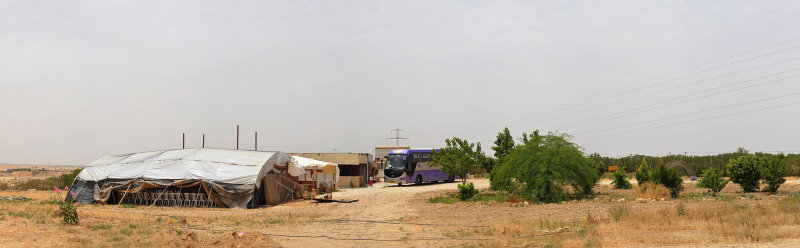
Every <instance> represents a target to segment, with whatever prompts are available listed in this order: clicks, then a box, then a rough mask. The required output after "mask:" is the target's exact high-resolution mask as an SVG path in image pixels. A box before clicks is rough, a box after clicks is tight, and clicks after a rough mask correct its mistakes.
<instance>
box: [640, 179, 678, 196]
mask: <svg viewBox="0 0 800 248" xmlns="http://www.w3.org/2000/svg"><path fill="white" fill-rule="evenodd" d="M634 191H635V192H636V197H637V198H643V199H661V198H667V197H669V196H670V191H669V189H668V188H667V187H664V186H662V185H660V184H655V183H652V182H645V183H643V184H639V185H637V186H636V188H635V189H634Z"/></svg>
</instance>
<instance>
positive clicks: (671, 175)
mask: <svg viewBox="0 0 800 248" xmlns="http://www.w3.org/2000/svg"><path fill="white" fill-rule="evenodd" d="M648 181H649V182H653V183H656V184H661V185H664V187H667V188H668V189H669V194H670V196H672V198H677V197H678V195H679V194H680V192H681V191H682V190H683V178H681V174H680V173H678V171H676V170H674V169H672V168H667V167H666V166H664V165H663V164H662V165H659V166H658V167H656V169H655V170H653V171H651V172H650V178H649V179H648Z"/></svg>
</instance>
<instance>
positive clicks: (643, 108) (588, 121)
mask: <svg viewBox="0 0 800 248" xmlns="http://www.w3.org/2000/svg"><path fill="white" fill-rule="evenodd" d="M798 70H800V67H797V68H794V69H791V70H787V71H782V72H779V73H774V74H770V75H766V76H762V77H756V78H752V79H748V80H745V81H739V82H736V83H733V84H727V85H723V86H717V87H715V88H712V89H707V90H702V91H698V92H695V93H692V94H689V95H684V96H681V97H677V98H673V99H669V100H664V101H660V102H657V103H652V104H648V105H644V106H640V107H636V108H633V109H629V110H625V111H621V112H616V113H612V114H606V115H602V116H598V117H593V118H589V119H585V120H581V121H576V122H572V123H569V124H566V125H561V126H558V127H557V129H558V128H562V127H577V126H583V125H588V124H594V123H600V122H605V121H609V120H612V119H613V118H620V117H626V116H631V115H636V114H640V113H645V112H649V111H653V110H657V109H663V108H667V107H671V106H675V105H679V104H683V103H687V102H691V101H695V100H700V99H706V98H708V97H711V96H717V95H721V94H725V93H730V92H734V91H739V90H743V89H749V88H753V87H757V86H763V85H767V84H771V83H775V82H780V81H783V80H787V79H792V78H796V77H798V76H800V75H792V76H788V77H783V78H779V79H775V80H769V81H766V82H762V83H758V84H754V85H748V86H744V87H739V88H735V89H731V90H726V91H720V92H715V93H711V94H706V95H703V96H700V97H695V98H691V99H689V100H686V101H681V102H677V103H672V104H668V105H664V106H659V107H655V108H649V107H653V106H657V105H661V104H664V103H669V102H672V101H675V100H680V99H683V98H687V97H691V96H696V95H700V94H703V93H706V92H708V91H713V90H717V89H721V88H725V87H730V86H734V85H739V84H743V83H747V82H752V81H756V80H759V79H764V78H769V77H772V76H775V75H780V74H784V73H788V72H793V71H798ZM636 110H641V111H637V112H633V113H631V114H625V113H629V112H632V111H636ZM621 114H625V115H621ZM594 120H597V121H594Z"/></svg>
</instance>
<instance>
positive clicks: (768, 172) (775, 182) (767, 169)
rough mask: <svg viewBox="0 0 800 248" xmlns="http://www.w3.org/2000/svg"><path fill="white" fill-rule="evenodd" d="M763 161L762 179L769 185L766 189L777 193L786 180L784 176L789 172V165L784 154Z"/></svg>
mask: <svg viewBox="0 0 800 248" xmlns="http://www.w3.org/2000/svg"><path fill="white" fill-rule="evenodd" d="M763 162H764V163H763V164H762V166H761V179H762V180H763V182H764V184H766V185H767V187H766V188H765V189H764V191H766V192H770V193H775V192H777V191H778V188H780V187H781V184H783V183H784V182H786V179H785V178H784V177H785V176H787V175H788V174H789V165H788V164H787V163H786V161H785V160H784V155H783V154H780V155H778V156H776V157H772V158H769V159H766V160H765V161H763Z"/></svg>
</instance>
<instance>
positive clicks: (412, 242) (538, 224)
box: [0, 178, 800, 247]
mask: <svg viewBox="0 0 800 248" xmlns="http://www.w3.org/2000/svg"><path fill="white" fill-rule="evenodd" d="M470 181H471V182H473V183H475V185H476V187H477V188H479V189H481V190H482V191H484V192H490V191H488V190H487V188H488V186H489V181H488V180H487V179H472V180H470ZM456 184H457V183H437V184H423V185H405V186H397V185H392V184H385V183H378V184H376V185H375V187H371V188H356V189H343V190H342V191H341V192H336V193H334V198H339V199H344V198H347V199H358V202H354V203H312V202H311V201H297V202H292V203H288V204H284V205H280V206H274V207H264V208H260V209H247V210H232V209H218V208H217V209H209V208H205V209H204V208H184V207H150V206H131V205H121V206H117V205H87V206H79V207H78V208H79V209H80V211H81V212H80V214H79V216H80V218H81V219H80V223H79V224H78V225H66V224H62V223H61V222H60V220H59V219H58V218H57V217H56V216H55V212H56V211H57V208H58V207H57V205H55V204H54V203H53V200H54V199H56V198H57V197H58V196H56V194H55V193H54V192H45V191H0V196H22V197H26V198H29V200H0V234H2V235H0V246H3V247H30V246H35V247H86V246H96V247H127V246H133V247H143V246H144V247H153V246H154V247H385V246H395V245H399V246H408V247H454V246H455V247H653V246H661V247H798V246H800V200H798V199H800V197H797V196H798V193H797V192H800V180H798V179H797V178H790V179H789V180H788V181H787V183H785V184H784V185H783V186H782V187H781V188H780V190H779V193H778V194H776V195H769V194H766V193H748V194H743V193H738V192H739V191H741V190H740V188H738V186H736V185H734V184H728V186H727V187H726V188H725V189H724V190H723V193H722V194H721V195H720V196H710V195H708V194H704V193H703V192H705V190H704V189H700V188H696V187H695V185H694V182H691V181H687V182H686V183H684V186H685V187H686V190H685V191H684V192H682V196H681V197H680V198H678V199H664V200H661V199H649V200H645V199H641V198H638V199H637V196H636V194H635V193H634V191H633V190H615V189H611V186H610V185H609V181H608V180H604V181H602V182H601V183H600V184H599V185H598V186H596V188H595V191H596V192H597V193H596V196H595V197H593V198H592V199H586V200H579V201H569V202H562V203H560V204H526V203H524V202H522V203H521V202H517V201H509V202H496V201H488V202H480V201H478V202H457V203H451V204H446V203H430V202H429V199H431V198H433V197H437V196H447V195H451V194H453V193H454V192H455V191H456V190H455V189H456ZM62 197H63V196H62Z"/></svg>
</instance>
